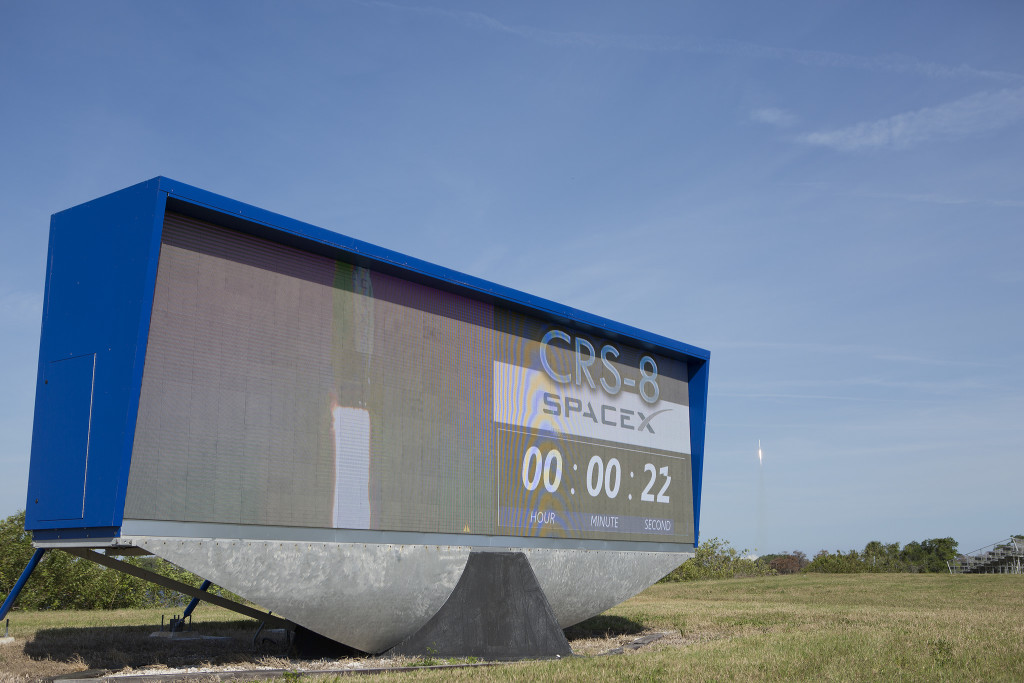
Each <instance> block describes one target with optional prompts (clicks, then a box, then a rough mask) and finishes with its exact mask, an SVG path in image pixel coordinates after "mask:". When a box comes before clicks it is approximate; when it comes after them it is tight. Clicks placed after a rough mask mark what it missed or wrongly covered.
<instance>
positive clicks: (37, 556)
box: [0, 548, 46, 621]
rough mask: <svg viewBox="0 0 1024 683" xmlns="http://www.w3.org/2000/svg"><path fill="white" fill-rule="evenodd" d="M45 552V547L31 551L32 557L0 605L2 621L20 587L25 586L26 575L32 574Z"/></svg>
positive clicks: (0, 618)
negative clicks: (0, 605)
mask: <svg viewBox="0 0 1024 683" xmlns="http://www.w3.org/2000/svg"><path fill="white" fill-rule="evenodd" d="M44 553H46V548H36V551H35V552H34V553H32V558H31V559H30V560H29V561H28V564H27V565H25V569H24V570H22V572H21V576H19V577H18V580H17V581H16V582H15V583H14V588H12V589H11V592H10V594H8V596H7V599H6V600H4V604H3V606H2V607H0V621H3V620H4V619H5V618H6V617H7V613H8V612H10V611H11V608H12V607H14V601H15V600H17V599H18V594H19V593H21V589H22V588H24V587H25V582H26V581H28V577H30V576H32V572H33V571H35V568H36V565H37V564H39V560H41V559H43V554H44Z"/></svg>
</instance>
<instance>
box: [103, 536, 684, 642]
mask: <svg viewBox="0 0 1024 683" xmlns="http://www.w3.org/2000/svg"><path fill="white" fill-rule="evenodd" d="M121 542H122V543H125V544H132V545H136V546H138V547H141V548H144V549H146V550H148V551H150V552H152V553H153V554H154V555H157V556H159V557H162V558H164V559H166V560H169V561H171V562H173V563H175V564H177V565H179V566H181V567H183V568H185V569H188V570H189V571H192V572H195V573H196V574H199V575H200V576H202V577H203V578H207V579H210V580H211V581H213V582H214V583H216V584H218V585H221V586H223V587H225V588H227V589H228V590H231V591H233V592H234V593H237V594H238V595H240V596H242V597H244V598H246V599H247V600H251V601H253V602H255V603H257V604H258V605H260V606H262V607H264V608H266V609H269V610H272V611H273V612H274V613H275V614H278V615H281V616H283V617H285V618H287V619H290V620H291V621H294V622H296V623H298V624H302V625H303V626H305V627H306V628H309V629H311V630H313V631H316V632H317V633H320V634H322V635H324V636H327V637H328V638H332V639H334V640H337V641H339V642H342V643H345V644H346V645H350V646H352V647H356V648H359V649H360V650H364V651H366V652H382V651H384V650H386V649H388V648H390V647H392V646H394V645H395V644H397V643H399V642H401V641H402V640H403V639H404V638H406V637H408V636H409V635H411V634H412V633H415V632H416V631H417V630H419V628H420V627H422V626H423V625H424V624H425V623H426V622H427V621H429V620H430V618H431V617H433V616H434V614H436V613H437V611H438V610H440V609H441V607H442V606H443V605H444V603H445V601H446V600H447V599H448V597H449V595H451V592H452V590H454V588H455V586H456V584H457V583H458V580H459V578H460V577H461V575H462V572H463V570H464V568H465V565H466V561H467V559H468V558H469V554H470V552H471V550H473V549H471V548H470V547H469V546H465V545H398V544H383V543H331V542H327V543H324V542H310V541H283V540H279V541H272V540H262V541H261V540H255V541H253V540H240V539H231V538H180V537H145V536H135V537H122V539H121ZM524 552H525V553H526V556H527V558H528V559H529V561H530V565H531V566H532V567H533V570H534V573H535V574H536V576H537V581H538V583H539V584H540V586H541V588H542V589H543V591H544V594H545V596H546V597H547V599H548V602H549V603H550V604H551V608H552V610H553V611H554V613H555V618H556V619H557V620H558V623H559V625H560V626H562V627H563V628H564V627H567V626H571V625H572V624H575V623H577V622H580V621H582V620H584V619H587V618H589V617H592V616H594V615H597V614H600V613H601V612H603V611H605V610H606V609H608V608H610V607H613V606H615V605H616V604H618V603H620V602H622V601H623V600H626V599H628V598H630V597H632V596H633V595H636V594H637V593H639V592H640V591H642V590H643V589H645V588H647V587H648V586H650V585H651V584H652V583H654V582H655V581H657V580H658V579H660V578H661V577H662V576H664V575H665V574H667V573H668V572H669V571H671V570H672V569H673V568H675V567H676V566H678V565H679V564H680V563H682V562H683V561H685V560H686V559H688V558H689V557H692V555H693V553H637V552H617V551H599V550H564V549H554V548H532V549H526V550H524Z"/></svg>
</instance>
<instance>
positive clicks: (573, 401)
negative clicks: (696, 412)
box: [543, 392, 672, 434]
mask: <svg viewBox="0 0 1024 683" xmlns="http://www.w3.org/2000/svg"><path fill="white" fill-rule="evenodd" d="M543 401H544V412H545V413H547V414H548V415H554V416H555V417H560V416H562V415H564V416H565V417H567V418H571V417H573V414H574V413H578V414H579V416H580V418H582V419H586V420H593V421H594V424H598V423H600V424H603V425H608V426H609V427H618V428H620V429H631V430H635V431H638V432H642V431H644V430H646V431H648V432H650V433H651V434H655V433H656V432H655V431H654V427H653V426H652V425H651V420H653V419H654V418H655V417H657V416H658V415H661V414H662V413H667V412H670V411H671V410H672V409H671V408H665V409H663V410H658V411H656V412H653V413H650V414H649V415H645V414H644V413H642V412H641V411H639V410H630V409H628V408H619V407H616V406H612V405H607V404H599V405H598V409H597V410H594V406H593V404H592V403H590V402H589V401H587V403H586V410H584V403H583V401H582V400H580V399H578V398H576V397H574V396H565V397H564V398H563V397H562V396H559V395H558V394H549V393H548V392H544V395H543ZM634 420H639V422H638V423H637V422H634Z"/></svg>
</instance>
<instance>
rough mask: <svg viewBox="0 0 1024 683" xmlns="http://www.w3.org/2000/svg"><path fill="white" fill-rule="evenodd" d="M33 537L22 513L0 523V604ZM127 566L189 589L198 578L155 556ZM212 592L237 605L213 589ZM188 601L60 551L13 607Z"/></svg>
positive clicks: (107, 606)
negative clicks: (178, 583) (143, 569)
mask: <svg viewBox="0 0 1024 683" xmlns="http://www.w3.org/2000/svg"><path fill="white" fill-rule="evenodd" d="M33 552H34V549H33V548H32V536H31V534H29V533H28V532H26V531H25V513H24V511H21V512H18V513H16V514H14V515H11V516H10V517H8V518H6V519H4V520H3V521H0V596H2V597H0V599H3V598H5V597H7V595H8V594H9V593H10V591H11V589H12V588H13V587H14V584H15V583H16V582H17V580H18V577H19V576H21V572H22V570H24V568H25V565H27V564H28V561H29V559H30V558H31V557H32V553H33ZM125 562H128V563H129V564H133V565H136V566H139V567H143V568H145V569H148V570H150V571H154V572H156V573H158V574H162V575H164V576H167V577H169V578H172V579H174V580H176V581H180V582H181V583H184V584H187V585H189V586H192V587H198V586H199V584H200V583H201V582H202V579H201V578H200V577H198V576H196V575H195V574H193V573H191V572H188V571H185V570H184V569H181V568H180V567H177V566H175V565H173V564H171V563H170V562H167V561H165V560H162V559H160V558H157V557H153V556H147V557H130V558H127V559H125ZM210 590H211V592H212V593H216V594H218V595H223V596H226V597H229V598H231V599H235V600H237V599H238V597H237V596H235V595H233V594H231V593H229V592H228V591H225V590H224V589H222V588H219V587H217V586H212V587H211V589H210ZM190 599H191V598H189V597H188V596H185V595H183V594H182V593H178V592H177V591H172V590H168V589H166V588H163V587H161V586H157V585H155V584H153V583H151V582H149V581H146V580H144V579H140V578H137V577H135V576H131V575H129V574H125V573H124V572H120V571H117V570H115V569H108V568H106V567H104V566H102V565H99V564H96V563H95V562H90V561H89V560H85V559H82V558H79V557H75V556H74V555H69V554H68V553H65V552H62V551H60V550H51V551H48V552H47V553H46V555H44V556H43V559H42V560H41V561H40V562H39V566H37V567H36V569H35V571H34V572H32V576H31V577H29V580H28V581H27V582H26V584H25V587H24V588H23V589H22V591H21V594H20V595H19V596H18V601H17V603H15V606H16V607H17V608H19V609H122V608H126V607H180V606H183V605H185V604H187V603H188V601H189V600H190Z"/></svg>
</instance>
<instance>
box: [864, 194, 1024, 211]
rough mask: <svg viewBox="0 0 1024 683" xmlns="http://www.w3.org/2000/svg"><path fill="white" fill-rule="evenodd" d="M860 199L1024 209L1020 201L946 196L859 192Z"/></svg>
mask: <svg viewBox="0 0 1024 683" xmlns="http://www.w3.org/2000/svg"><path fill="white" fill-rule="evenodd" d="M857 196H860V197H874V198H876V199H899V200H902V201H905V202H915V203H919V204H942V205H945V206H991V207H1002V208H1011V209H1018V208H1024V200H1019V199H986V198H984V197H982V198H977V197H958V196H955V195H945V194H915V193H909V194H899V193H893V192H859V193H857Z"/></svg>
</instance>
